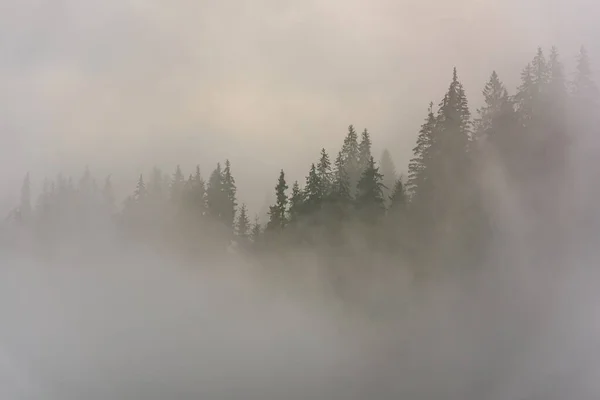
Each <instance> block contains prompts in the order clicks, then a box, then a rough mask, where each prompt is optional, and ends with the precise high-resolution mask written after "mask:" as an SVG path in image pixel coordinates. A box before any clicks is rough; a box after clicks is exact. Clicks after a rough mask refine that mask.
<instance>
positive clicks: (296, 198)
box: [288, 181, 304, 224]
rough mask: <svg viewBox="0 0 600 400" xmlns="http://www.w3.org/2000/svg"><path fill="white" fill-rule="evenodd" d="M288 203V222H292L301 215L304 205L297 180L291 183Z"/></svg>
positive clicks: (302, 193)
mask: <svg viewBox="0 0 600 400" xmlns="http://www.w3.org/2000/svg"><path fill="white" fill-rule="evenodd" d="M289 205H290V206H289V210H288V215H289V218H288V220H289V222H290V224H294V223H296V222H297V221H298V219H299V218H300V216H301V215H302V212H303V207H304V192H303V191H302V189H300V185H299V184H298V181H295V182H294V184H293V185H292V194H291V195H290V199H289Z"/></svg>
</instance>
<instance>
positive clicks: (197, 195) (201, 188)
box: [193, 165, 206, 214]
mask: <svg viewBox="0 0 600 400" xmlns="http://www.w3.org/2000/svg"><path fill="white" fill-rule="evenodd" d="M193 191H194V204H195V208H197V209H198V210H199V211H200V213H201V214H204V212H205V211H206V182H205V181H204V178H202V174H201V173H200V166H198V165H197V166H196V174H195V175H194V185H193Z"/></svg>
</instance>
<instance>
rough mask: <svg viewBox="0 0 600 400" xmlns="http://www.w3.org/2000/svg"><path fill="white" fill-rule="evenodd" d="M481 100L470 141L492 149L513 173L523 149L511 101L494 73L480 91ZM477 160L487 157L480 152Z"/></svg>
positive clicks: (513, 105) (517, 121)
mask: <svg viewBox="0 0 600 400" xmlns="http://www.w3.org/2000/svg"><path fill="white" fill-rule="evenodd" d="M483 98H484V105H483V106H482V107H481V108H479V109H478V110H477V114H478V116H477V119H476V120H475V122H474V139H475V140H476V142H480V143H485V144H486V146H487V145H489V146H490V147H489V148H488V147H486V151H489V149H493V151H494V152H497V153H498V157H499V159H500V161H502V162H504V165H505V166H506V167H508V168H509V169H512V170H515V172H516V170H517V169H518V165H517V159H518V157H519V156H520V154H519V153H518V150H519V149H520V148H522V147H523V142H522V138H521V135H520V130H519V126H518V123H519V119H518V116H517V113H516V110H515V104H514V101H513V99H512V98H511V97H510V96H509V95H508V91H507V90H506V88H505V87H504V84H503V83H502V82H501V81H500V78H499V77H498V74H497V73H496V71H494V72H492V75H491V76H490V79H489V80H488V82H487V83H486V85H485V87H484V89H483ZM475 144H476V145H477V144H479V143H475ZM479 157H480V158H481V160H484V159H487V158H489V154H484V153H481V154H480V155H479Z"/></svg>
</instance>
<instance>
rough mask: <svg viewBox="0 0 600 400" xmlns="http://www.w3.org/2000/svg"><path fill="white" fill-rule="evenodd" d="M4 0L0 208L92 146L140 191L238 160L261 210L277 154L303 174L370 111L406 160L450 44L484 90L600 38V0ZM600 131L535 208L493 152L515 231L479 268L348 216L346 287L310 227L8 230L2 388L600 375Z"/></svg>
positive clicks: (246, 391) (2, 266)
mask: <svg viewBox="0 0 600 400" xmlns="http://www.w3.org/2000/svg"><path fill="white" fill-rule="evenodd" d="M1 4H2V5H3V6H4V7H2V13H0V37H2V38H3V39H2V40H1V41H0V53H1V54H2V56H0V89H1V92H2V95H0V101H1V103H0V109H1V110H2V111H0V121H1V122H0V138H1V139H2V145H1V146H0V160H2V161H3V166H4V168H2V169H1V170H0V211H1V212H3V211H4V208H13V206H14V205H15V204H17V203H18V194H19V188H20V185H21V183H22V178H23V174H24V172H26V171H31V173H32V175H33V176H34V177H36V178H35V179H36V185H37V188H38V189H39V186H40V182H41V180H42V179H43V177H44V176H50V177H53V176H55V175H56V174H57V173H58V172H59V171H64V172H66V173H68V174H71V173H72V174H79V173H80V171H81V170H82V167H83V166H85V165H89V166H91V167H92V168H93V170H94V172H95V173H97V176H105V175H108V174H111V173H113V174H115V176H117V178H116V179H115V186H116V189H117V192H119V194H120V195H121V194H124V193H129V192H131V189H132V188H133V187H134V186H135V180H136V179H137V176H139V174H140V173H141V172H144V173H146V172H147V171H149V170H150V169H151V168H152V167H153V166H155V165H157V166H160V167H162V168H165V171H169V173H170V171H171V169H170V168H171V167H172V166H173V165H176V164H178V163H180V164H182V166H183V167H184V169H185V170H186V172H189V171H191V170H192V168H194V167H195V166H196V165H197V164H199V165H200V167H201V169H202V171H203V173H204V176H205V177H208V172H209V171H210V170H212V168H213V167H214V165H215V164H216V162H218V161H221V160H224V159H230V160H231V161H232V163H233V165H234V172H235V176H236V179H237V182H238V196H239V200H240V204H241V203H242V202H244V203H246V204H248V205H249V208H250V209H251V210H252V213H255V212H260V209H261V207H264V206H265V205H264V204H263V203H264V200H265V196H271V197H272V194H271V193H272V192H273V189H272V188H273V186H274V183H275V179H274V178H275V177H276V174H277V172H278V171H279V170H280V168H284V169H285V170H286V172H287V174H288V175H287V176H289V177H290V178H288V182H292V181H293V180H295V179H300V180H302V179H303V176H304V174H305V173H306V171H307V168H306V167H307V165H309V164H310V162H313V161H314V160H315V157H316V156H317V155H318V152H319V150H320V148H321V147H323V146H324V147H325V148H327V149H328V150H331V151H332V154H335V153H333V150H334V149H337V148H339V146H340V144H341V141H342V138H343V136H342V135H343V134H344V131H345V129H346V127H347V126H348V124H350V123H352V124H355V125H356V126H358V127H360V129H361V130H362V127H368V128H369V130H370V131H371V132H372V135H373V139H374V143H375V145H374V148H373V153H374V155H377V156H378V155H379V154H380V153H381V151H382V150H383V149H384V148H388V149H390V150H391V151H392V154H393V156H394V162H395V163H396V165H397V168H398V172H404V171H405V170H406V166H407V165H408V161H409V159H410V158H411V157H412V152H413V147H414V145H415V140H416V135H417V132H418V131H419V125H420V124H421V123H422V122H423V117H424V116H425V114H424V111H426V105H427V104H428V103H429V102H430V101H437V100H438V99H439V98H441V95H442V92H441V91H440V89H442V90H443V89H444V88H446V87H447V82H448V79H449V77H450V74H449V72H450V71H451V69H452V67H454V66H456V67H457V68H458V70H459V71H460V76H461V78H462V77H464V80H463V83H464V86H465V88H466V91H467V94H468V97H469V101H470V107H471V109H472V110H473V112H474V111H475V109H476V108H477V107H478V106H479V105H480V103H482V101H483V99H482V96H481V94H480V89H481V87H482V86H483V83H484V82H485V81H486V79H488V77H489V74H490V72H491V71H492V70H493V69H495V70H497V71H498V72H499V74H500V75H501V76H502V79H503V81H504V83H505V84H506V86H507V87H508V88H509V89H510V91H511V92H513V91H514V88H516V87H517V85H518V84H519V75H518V72H519V71H520V70H521V69H522V67H523V66H524V65H525V64H526V63H527V62H529V60H530V59H531V56H532V54H533V52H534V51H535V49H536V48H537V46H543V47H545V48H546V47H549V46H551V45H556V46H558V48H559V49H565V50H564V51H563V50H561V51H562V53H561V55H562V57H563V60H564V63H565V65H566V67H568V68H567V69H568V70H569V71H571V70H572V69H573V68H572V67H573V64H574V61H573V60H574V57H575V55H576V52H577V51H578V49H579V46H581V45H584V46H586V48H587V49H588V51H589V53H590V54H591V55H592V58H593V60H594V61H595V64H594V65H598V62H600V61H599V60H600V57H599V55H600V45H599V44H598V43H597V40H596V38H597V37H599V34H600V30H599V28H598V27H597V23H596V22H597V19H598V16H600V10H599V8H598V6H597V5H595V4H593V1H591V0H573V1H570V2H567V1H566V0H545V1H544V0H528V1H527V3H526V4H525V3H524V2H519V1H517V0H507V1H503V2H494V1H492V0H479V1H477V0H460V1H455V2H453V3H452V4H450V3H447V2H446V1H443V0H427V1H423V0H421V1H414V2H411V1H400V2H399V1H391V0H373V1H370V2H366V1H358V0H346V1H343V2H342V1H329V2H323V1H321V2H317V1H304V2H302V3H301V4H300V3H293V2H289V1H287V0H285V1H284V0H279V1H275V0H259V1H254V2H249V1H242V0H223V1H220V2H212V3H209V2H203V1H201V2H197V1H187V0H173V1H171V2H169V3H168V4H167V3H166V2H158V1H135V0H128V1H123V0H121V1H116V0H114V1H100V0H88V1H86V2H81V1H75V0H61V1H55V2H44V1H38V0H4V1H2V2H1ZM570 77H571V76H570V75H569V76H568V78H570ZM586 121H587V122H584V123H582V126H578V129H580V130H585V131H586V132H595V131H597V128H596V127H595V126H593V125H592V124H591V123H590V122H589V121H588V120H586ZM569 122H571V121H569ZM598 148H600V141H598V139H597V138H596V137H595V136H594V135H593V134H590V135H588V136H585V137H579V138H578V139H577V140H576V141H575V143H574V144H573V146H571V147H569V150H568V151H567V162H566V167H565V170H567V171H568V172H569V174H570V175H569V176H570V181H569V184H570V186H569V187H568V188H562V190H560V195H559V196H556V197H553V198H552V199H550V196H547V198H548V199H549V200H548V201H547V203H546V202H544V203H543V204H538V206H539V207H532V206H531V205H530V204H528V203H527V202H526V200H525V197H526V195H524V194H523V193H522V188H520V187H519V186H518V184H517V183H515V179H514V177H512V176H509V173H508V172H507V170H508V169H509V168H507V166H506V165H505V164H506V162H505V161H506V160H504V161H503V160H501V159H500V158H501V156H499V155H497V154H496V153H495V152H494V151H488V152H487V153H485V154H486V156H487V158H486V161H485V162H484V163H483V164H482V165H481V168H480V169H478V170H477V174H476V177H475V181H476V182H477V185H478V188H479V189H480V190H481V192H482V194H483V195H482V199H483V200H481V202H482V204H483V205H484V207H483V208H484V209H485V210H486V211H487V212H488V213H489V214H491V215H493V216H494V218H495V221H496V222H497V225H496V226H495V229H497V230H498V231H499V232H500V233H501V234H500V235H498V236H494V237H493V239H490V243H491V244H490V246H489V249H487V250H486V251H487V252H486V257H485V259H484V260H482V261H481V262H480V263H479V264H478V265H477V266H476V267H477V268H476V269H474V270H473V269H464V270H462V269H461V270H458V271H457V270H450V269H449V270H442V271H439V270H432V271H433V272H432V271H430V270H417V268H416V263H413V262H412V260H411V261H409V259H410V258H409V257H405V254H403V253H402V252H399V254H401V255H390V253H385V252H381V254H380V253H378V252H377V251H375V250H373V251H372V253H371V250H367V249H368V246H369V244H367V240H366V239H365V237H364V236H361V234H359V233H360V232H357V231H359V230H360V227H359V228H357V225H351V224H349V225H348V227H345V226H344V228H347V231H344V229H341V231H343V232H344V234H345V235H346V236H344V240H347V241H348V242H349V243H350V244H351V247H353V248H354V249H355V250H356V249H359V250H360V249H363V248H364V249H365V250H364V253H365V254H366V255H365V257H364V260H363V258H360V257H357V258H355V259H353V260H352V261H351V262H348V269H346V270H344V271H343V273H344V274H345V278H346V279H347V280H346V281H345V282H344V284H346V285H347V287H344V289H345V290H347V292H344V293H343V295H340V292H339V290H338V289H339V288H335V287H334V286H335V284H334V283H332V281H334V280H333V279H331V276H330V275H328V274H330V273H331V271H330V270H328V269H327V268H325V267H323V265H322V263H321V262H320V261H317V259H318V258H319V257H321V256H322V254H321V253H318V251H316V250H314V249H313V250H314V252H313V251H312V250H311V249H308V250H307V249H306V248H300V247H299V248H298V249H294V250H293V251H292V250H290V251H289V252H288V249H287V248H285V247H284V246H283V245H281V247H280V248H276V249H275V250H274V251H273V253H274V254H275V255H272V254H270V253H269V257H272V258H269V257H265V259H266V260H267V261H265V259H262V258H260V257H255V256H254V255H248V254H246V253H244V252H243V251H240V252H239V253H235V252H232V253H231V254H227V256H224V257H213V258H211V257H206V258H204V259H201V261H197V260H194V261H190V260H189V259H186V258H185V256H182V255H181V254H180V253H177V251H176V252H174V253H175V255H173V254H171V253H168V252H165V251H162V250H163V249H162V248H159V247H158V246H153V244H148V243H154V242H148V243H143V244H141V245H140V244H139V243H135V244H134V241H130V240H129V239H128V240H125V239H123V236H121V235H122V234H123V233H122V232H120V231H119V232H117V230H113V228H114V227H112V225H110V224H107V225H101V224H98V225H94V229H93V230H92V231H93V234H90V238H87V239H89V242H86V241H85V238H83V239H82V238H80V237H77V233H75V234H74V235H72V236H68V235H67V236H66V237H68V238H70V239H68V240H66V241H65V242H61V243H60V244H55V243H54V242H52V241H51V240H50V239H48V237H50V238H52V236H54V235H56V236H59V235H60V234H62V232H59V231H58V229H57V230H56V231H50V234H49V235H48V237H45V236H44V237H43V238H44V239H42V240H41V241H43V240H48V243H51V244H49V245H48V247H50V248H52V252H53V253H52V254H53V255H52V256H47V254H46V253H43V251H38V250H39V249H38V248H35V251H34V250H32V249H33V248H34V246H31V248H29V247H27V246H28V245H29V244H30V243H29V242H28V241H27V240H28V239H29V237H27V235H26V234H25V235H24V236H25V239H26V240H24V243H26V244H25V245H23V246H21V242H19V241H15V242H10V241H7V242H6V243H8V244H6V245H5V243H4V242H2V240H4V239H5V236H2V235H0V252H2V253H0V321H2V323H0V396H1V397H2V398H3V399H7V400H12V399H44V400H46V399H48V400H53V399H57V400H58V399H60V400H69V399H90V400H94V399H99V400H100V399H111V400H112V399H114V400H117V399H136V398H143V399H148V400H152V399H166V398H173V399H199V398H202V399H208V400H212V399H214V400H220V399H223V400H225V399H234V400H235V399H253V398H257V399H259V398H260V399H262V400H277V399H290V400H293V399H324V400H325V399H345V400H352V399H357V400H359V399H371V398H372V399H457V400H458V399H461V400H470V399H473V400H475V399H477V400H482V399H486V400H505V399H519V400H530V399H531V400H533V399H543V400H553V399H556V400H559V399H560V400H562V399H565V398H569V399H571V400H579V399H582V400H584V399H592V398H594V399H595V398H597V397H598V393H599V392H600V383H599V382H600V380H599V378H600V362H598V360H599V359H600V358H599V357H598V355H600V339H598V338H600V311H599V310H600V292H599V291H598V288H597V284H596V282H597V281H598V278H600V276H599V275H600V271H598V268H597V263H598V262H597V261H598V256H599V254H598V240H597V239H596V238H597V237H598V232H599V231H598V229H600V224H598V223H596V222H595V221H596V220H597V215H598V212H597V211H596V208H597V207H596V206H595V204H596V203H597V199H598V195H599V194H600V193H598V191H597V190H596V189H595V187H592V186H593V185H590V182H594V181H596V182H597V174H596V172H595V171H596V170H597V168H596V167H597V160H596V157H595V154H597V151H598ZM488 150H489V149H488ZM526 172H527V173H531V175H532V178H531V180H532V181H535V180H536V178H540V180H541V179H542V177H543V176H545V174H544V173H543V172H539V171H536V170H533V169H532V170H531V171H526ZM536 174H538V175H536ZM290 187H291V185H290ZM544 190H547V187H545V188H544ZM542 192H543V193H546V192H544V191H542ZM548 193H554V192H548ZM121 197H124V196H121ZM270 199H271V198H270V197H269V200H270ZM119 200H120V199H119ZM546 204H550V205H548V206H547V208H548V209H550V210H551V211H553V212H554V214H555V218H554V215H553V218H551V219H548V220H546V219H544V218H543V216H544V215H546V214H543V212H542V211H539V210H538V208H539V209H544V207H546ZM119 207H120V206H119ZM538 212H539V213H538ZM169 215H170V214H169ZM0 216H4V214H0ZM202 216H204V214H202ZM70 222H72V221H70ZM76 222H77V221H76ZM178 223H179V222H178ZM436 223H437V222H436ZM440 224H441V223H440ZM3 226H4V225H2V227H3ZM182 226H183V225H182ZM207 226H208V228H207V231H208V234H207V232H205V231H203V232H202V233H201V234H198V237H194V240H196V239H197V240H196V241H192V243H193V246H197V247H202V249H203V251H204V250H205V248H210V247H211V246H213V245H214V246H215V247H217V245H215V243H217V240H216V239H215V240H214V241H211V234H214V236H215V237H216V236H218V235H219V234H221V233H220V232H219V231H217V230H216V229H214V230H211V229H212V228H214V226H213V225H207ZM161 227H162V226H161ZM177 227H179V225H177ZM171 228H172V227H171V226H169V227H168V229H166V230H165V232H167V236H168V235H169V234H171V235H173V231H171V230H169V229H171ZM188 228H189V227H188V226H187V225H185V229H188ZM35 229H38V228H37V227H36V228H35ZM35 229H33V230H35ZM65 229H66V230H67V228H65ZM202 229H204V227H203V228H202ZM382 229H383V230H385V231H386V232H387V233H389V232H391V228H389V226H387V225H385V226H384V228H382ZM40 230H43V227H42V229H40ZM149 230H150V229H149ZM192 232H193V233H192V234H190V235H193V234H197V232H196V231H192ZM394 232H395V231H394ZM0 233H1V234H4V231H2V230H0ZM46 233H47V232H46ZM146 233H147V232H144V234H146ZM152 233H154V232H152ZM161 233H164V232H162V231H161ZM186 233H189V232H188V231H185V232H184V233H183V234H182V236H184V235H185V234H186ZM19 234H21V231H19V230H18V229H17V236H18V235H19ZM69 234H72V232H69ZM32 236H35V235H32ZM340 236H341V235H340ZM315 237H317V239H315V241H317V242H318V241H319V240H320V239H319V238H320V236H316V235H315ZM348 237H349V238H350V239H348ZM35 240H37V236H36V239H35ZM169 240H171V239H169ZM165 241H166V240H165ZM172 241H173V242H174V243H176V244H177V245H179V244H180V243H179V242H180V238H179V237H176V238H174V239H172ZM181 241H183V239H181ZM92 242H93V243H94V245H90V243H92ZM14 243H18V245H14ZM200 243H202V244H200ZM44 244H46V243H44ZM12 245H14V246H15V248H14V249H12V248H11V249H10V250H8V248H9V247H10V246H12ZM169 245H171V243H170V242H169ZM60 246H62V247H60ZM86 246H90V247H86ZM93 246H97V248H94V251H91V250H90V249H91V248H92V247H93ZM472 246H473V247H476V246H477V244H473V245H472ZM42 247H43V246H42ZM177 249H178V250H179V248H177ZM439 249H442V246H440V247H439V248H437V247H436V248H434V250H432V253H434V255H437V254H438V253H439V257H440V259H442V260H443V257H445V256H447V255H448V254H452V253H444V252H443V251H442V250H439ZM359 250H357V253H360V251H359ZM438 250H439V251H438ZM457 252H458V253H459V251H457ZM181 253H183V252H181ZM250 253H251V252H250ZM186 255H187V254H186ZM336 255H337V254H336ZM330 258H331V259H328V261H331V260H334V259H335V256H332V255H330ZM257 260H258V261H257ZM259 261H265V262H264V264H261V262H259ZM340 263H342V262H340ZM441 264H444V263H441ZM448 264H450V262H448ZM352 268H354V269H352ZM365 271H367V272H365ZM361 274H362V275H361ZM423 275H425V276H426V277H425V278H423Z"/></svg>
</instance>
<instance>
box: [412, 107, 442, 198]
mask: <svg viewBox="0 0 600 400" xmlns="http://www.w3.org/2000/svg"><path fill="white" fill-rule="evenodd" d="M435 125H436V118H435V115H434V113H433V103H430V104H429V109H428V113H427V118H426V120H425V122H424V123H423V125H421V129H420V130H419V136H418V137H417V145H416V146H415V147H414V148H413V158H412V159H411V160H410V162H409V164H408V183H407V185H406V186H407V187H406V190H407V193H408V195H409V197H410V198H411V199H413V198H414V199H417V198H418V196H417V195H420V197H424V193H425V192H429V191H430V186H431V185H430V183H431V181H430V179H428V178H427V174H428V172H429V171H427V167H428V165H429V164H430V148H431V145H432V143H433V138H434V134H435ZM426 186H427V187H426ZM415 201H418V200H415Z"/></svg>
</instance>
